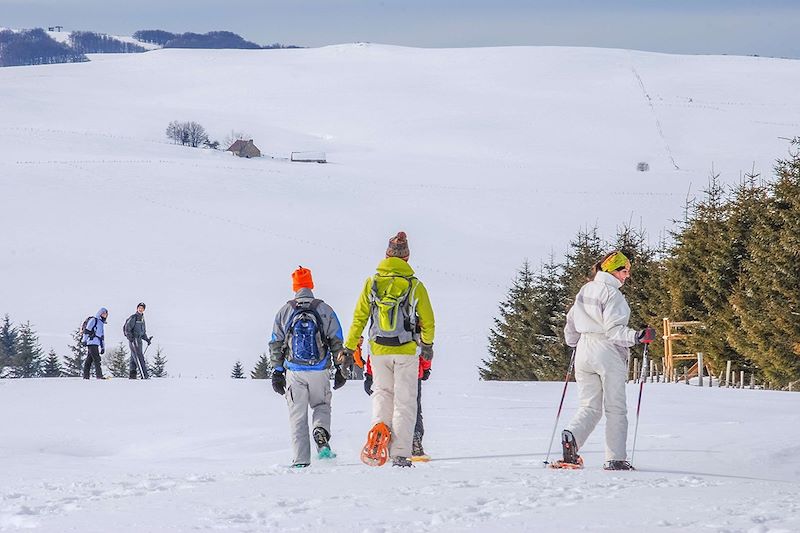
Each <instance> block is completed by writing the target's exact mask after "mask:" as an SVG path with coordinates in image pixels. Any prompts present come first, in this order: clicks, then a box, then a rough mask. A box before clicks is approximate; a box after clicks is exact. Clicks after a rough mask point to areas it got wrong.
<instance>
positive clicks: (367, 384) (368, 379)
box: [364, 374, 372, 396]
mask: <svg viewBox="0 0 800 533" xmlns="http://www.w3.org/2000/svg"><path fill="white" fill-rule="evenodd" d="M364 392H366V393H367V395H368V396H372V374H367V375H366V376H364Z"/></svg>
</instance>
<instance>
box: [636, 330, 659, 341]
mask: <svg viewBox="0 0 800 533" xmlns="http://www.w3.org/2000/svg"><path fill="white" fill-rule="evenodd" d="M654 340H656V330H654V329H653V328H644V329H643V330H642V331H640V332H639V333H638V334H637V335H636V342H639V343H640V344H650V343H651V342H653V341H654Z"/></svg>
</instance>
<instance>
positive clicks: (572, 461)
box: [550, 429, 583, 470]
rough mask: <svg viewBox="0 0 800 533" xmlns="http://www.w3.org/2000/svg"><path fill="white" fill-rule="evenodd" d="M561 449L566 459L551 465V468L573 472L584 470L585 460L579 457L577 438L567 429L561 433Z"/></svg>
mask: <svg viewBox="0 0 800 533" xmlns="http://www.w3.org/2000/svg"><path fill="white" fill-rule="evenodd" d="M561 449H562V450H563V452H564V458H563V459H562V460H560V461H555V462H553V463H551V464H550V468H566V469H571V470H578V469H581V468H583V459H582V458H581V456H580V455H578V443H577V442H575V436H574V435H573V434H572V432H571V431H569V430H567V429H565V430H564V431H562V432H561Z"/></svg>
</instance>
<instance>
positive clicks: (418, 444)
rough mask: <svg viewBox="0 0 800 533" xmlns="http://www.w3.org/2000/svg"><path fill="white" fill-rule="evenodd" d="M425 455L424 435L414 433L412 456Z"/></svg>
mask: <svg viewBox="0 0 800 533" xmlns="http://www.w3.org/2000/svg"><path fill="white" fill-rule="evenodd" d="M423 455H425V450H424V449H423V448H422V435H420V434H419V433H414V440H413V441H412V443H411V456H412V457H421V456H423Z"/></svg>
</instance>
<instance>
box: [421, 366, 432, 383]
mask: <svg viewBox="0 0 800 533" xmlns="http://www.w3.org/2000/svg"><path fill="white" fill-rule="evenodd" d="M429 377H431V369H430V368H427V369H425V370H423V371H422V381H428V378H429Z"/></svg>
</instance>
